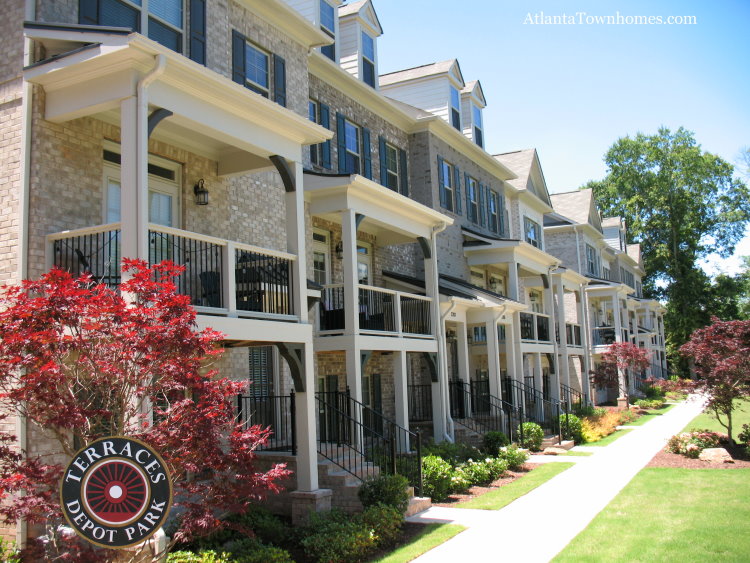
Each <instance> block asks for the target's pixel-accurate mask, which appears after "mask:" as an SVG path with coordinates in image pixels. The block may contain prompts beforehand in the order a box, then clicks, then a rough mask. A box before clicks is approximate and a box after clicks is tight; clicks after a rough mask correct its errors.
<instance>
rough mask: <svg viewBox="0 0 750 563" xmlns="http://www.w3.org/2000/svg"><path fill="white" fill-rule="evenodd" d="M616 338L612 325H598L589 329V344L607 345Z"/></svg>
mask: <svg viewBox="0 0 750 563" xmlns="http://www.w3.org/2000/svg"><path fill="white" fill-rule="evenodd" d="M616 340H617V338H616V336H615V329H614V327H611V326H600V327H596V328H593V329H591V344H592V345H594V346H609V345H610V344H612V343H614V342H615V341H616Z"/></svg>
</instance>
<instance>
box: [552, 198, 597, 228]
mask: <svg viewBox="0 0 750 563" xmlns="http://www.w3.org/2000/svg"><path fill="white" fill-rule="evenodd" d="M549 197H550V199H551V200H552V207H553V208H554V209H555V212H557V213H559V214H560V215H563V216H565V217H567V218H568V219H572V220H573V221H575V222H576V223H578V224H581V225H582V224H584V223H588V221H589V212H590V211H591V197H592V192H591V189H585V190H576V191H574V192H566V193H562V194H550V196H549Z"/></svg>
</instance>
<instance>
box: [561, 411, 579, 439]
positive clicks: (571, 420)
mask: <svg viewBox="0 0 750 563" xmlns="http://www.w3.org/2000/svg"><path fill="white" fill-rule="evenodd" d="M560 429H561V430H562V435H563V438H564V439H565V440H574V441H575V442H576V443H578V444H580V443H582V442H583V429H582V427H581V419H580V418H578V417H577V416H576V415H574V414H567V415H566V414H561V415H560Z"/></svg>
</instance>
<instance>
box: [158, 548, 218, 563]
mask: <svg viewBox="0 0 750 563" xmlns="http://www.w3.org/2000/svg"><path fill="white" fill-rule="evenodd" d="M231 561H232V559H231V557H230V555H229V554H228V553H217V552H215V551H212V550H208V551H199V552H198V553H193V552H192V551H174V552H172V553H170V554H169V555H168V556H167V563H230V562H231Z"/></svg>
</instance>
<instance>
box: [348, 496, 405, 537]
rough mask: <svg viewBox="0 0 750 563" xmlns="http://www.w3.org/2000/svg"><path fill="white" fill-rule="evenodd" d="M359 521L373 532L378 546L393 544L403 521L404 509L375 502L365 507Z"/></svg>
mask: <svg viewBox="0 0 750 563" xmlns="http://www.w3.org/2000/svg"><path fill="white" fill-rule="evenodd" d="M359 519H360V520H361V522H362V523H363V524H364V525H365V526H367V527H368V528H370V530H372V532H373V533H374V534H375V543H376V545H377V546H378V547H381V546H388V545H393V544H394V543H396V540H397V539H398V537H399V535H400V533H401V525H402V524H403V523H404V511H403V510H399V509H397V508H395V507H393V506H386V505H385V504H376V505H374V506H370V507H369V508H367V509H366V510H365V511H364V512H363V513H362V514H361V515H360V516H359Z"/></svg>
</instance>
